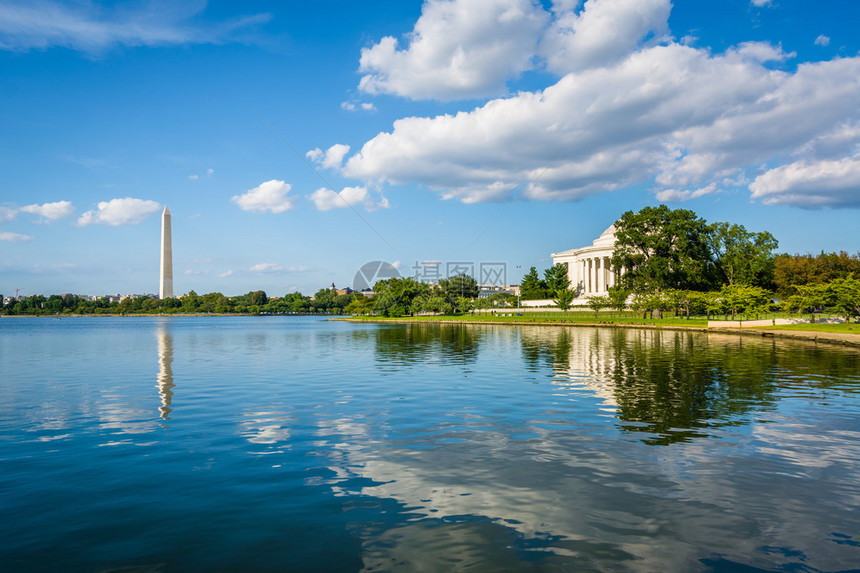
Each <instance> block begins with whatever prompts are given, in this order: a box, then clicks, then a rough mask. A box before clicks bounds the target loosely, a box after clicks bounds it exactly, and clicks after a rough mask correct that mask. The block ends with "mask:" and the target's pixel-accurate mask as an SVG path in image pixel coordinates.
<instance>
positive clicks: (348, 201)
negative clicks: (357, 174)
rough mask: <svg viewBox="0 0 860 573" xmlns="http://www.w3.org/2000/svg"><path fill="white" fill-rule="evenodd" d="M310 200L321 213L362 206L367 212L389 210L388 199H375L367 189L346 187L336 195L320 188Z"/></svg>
mask: <svg viewBox="0 0 860 573" xmlns="http://www.w3.org/2000/svg"><path fill="white" fill-rule="evenodd" d="M309 198H310V200H311V201H313V202H314V205H315V206H316V208H317V209H319V210H320V211H330V210H332V209H341V208H346V207H355V206H356V205H362V206H363V207H364V209H365V210H366V211H376V210H377V209H387V208H388V207H389V203H388V199H387V198H385V197H384V196H380V198H379V199H378V200H377V199H374V198H373V196H372V195H371V194H370V192H369V191H368V190H367V187H344V188H343V190H342V191H341V192H340V193H335V192H334V191H333V190H331V189H329V188H327V187H320V188H319V189H317V190H316V191H314V192H313V193H311V195H310V196H309Z"/></svg>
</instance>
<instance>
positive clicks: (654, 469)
mask: <svg viewBox="0 0 860 573" xmlns="http://www.w3.org/2000/svg"><path fill="white" fill-rule="evenodd" d="M0 515H2V520H0V524H2V525H0V564H2V565H0V568H2V570H3V571H28V572H29V571H94V572H103V571H123V572H173V571H176V572H180V571H181V572H186V571H190V572H195V571H251V572H254V571H261V572H262V571H803V572H814V571H849V570H855V571H857V570H860V569H858V568H860V352H858V351H857V350H856V349H855V350H852V349H844V348H839V347H827V346H816V345H815V344H812V343H800V342H788V341H775V340H773V339H758V338H746V337H736V336H727V335H714V334H710V335H709V334H705V333H688V332H661V331H652V330H621V329H617V330H615V329H594V328H581V327H545V326H543V327H542V326H531V327H528V326H518V327H512V326H507V325H499V326H467V325H458V324H413V325H408V324H383V325H376V324H356V323H347V322H335V321H327V320H324V319H320V318H312V317H172V318H167V317H158V318H156V317H153V318H101V317H91V318H61V319H54V318H3V319H0Z"/></svg>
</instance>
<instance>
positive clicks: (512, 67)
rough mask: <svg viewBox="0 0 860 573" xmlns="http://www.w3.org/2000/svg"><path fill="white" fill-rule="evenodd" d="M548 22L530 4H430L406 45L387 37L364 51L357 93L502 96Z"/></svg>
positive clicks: (512, 0) (528, 0) (478, 0)
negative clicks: (359, 91)
mask: <svg viewBox="0 0 860 573" xmlns="http://www.w3.org/2000/svg"><path fill="white" fill-rule="evenodd" d="M548 20H549V14H548V13H547V12H546V11H545V10H543V9H542V8H541V7H540V6H539V5H538V4H536V3H535V2H533V1H532V0H427V1H426V2H425V3H424V6H423V8H422V12H421V17H420V18H419V19H418V21H417V22H416V23H415V28H414V29H413V30H412V32H411V33H410V34H408V35H407V37H406V41H405V46H401V45H400V42H399V41H398V39H397V38H394V37H391V36H387V37H385V38H382V40H380V41H379V42H378V43H376V44H375V45H373V46H372V47H370V48H365V49H363V50H362V51H361V60H360V62H359V71H360V72H361V73H363V74H364V75H363V76H362V78H361V81H360V83H359V89H360V90H361V91H363V92H365V93H370V94H378V93H390V94H396V95H401V96H405V97H409V98H413V99H442V100H450V99H460V98H474V97H484V96H490V95H497V94H501V93H504V92H505V83H506V81H507V80H508V79H509V78H510V77H512V76H516V75H517V74H519V73H521V72H523V71H525V70H528V69H531V68H532V67H533V65H534V62H533V60H534V55H535V54H536V51H537V45H538V41H539V39H540V33H541V31H542V30H543V28H544V26H545V25H546V23H547V21H548Z"/></svg>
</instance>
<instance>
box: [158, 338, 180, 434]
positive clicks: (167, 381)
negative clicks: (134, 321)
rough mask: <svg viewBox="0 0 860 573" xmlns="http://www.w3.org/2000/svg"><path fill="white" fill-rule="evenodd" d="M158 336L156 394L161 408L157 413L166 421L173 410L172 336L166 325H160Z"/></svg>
mask: <svg viewBox="0 0 860 573" xmlns="http://www.w3.org/2000/svg"><path fill="white" fill-rule="evenodd" d="M156 335H157V336H158V379H157V380H158V394H159V395H160V396H161V406H159V408H158V411H159V413H160V415H161V417H162V418H165V419H167V418H168V417H169V416H170V412H171V411H173V408H171V407H170V403H171V402H172V401H173V387H174V386H175V384H174V383H173V336H172V335H171V334H170V331H169V330H168V328H167V325H165V324H160V325H159V326H158V330H157V331H156Z"/></svg>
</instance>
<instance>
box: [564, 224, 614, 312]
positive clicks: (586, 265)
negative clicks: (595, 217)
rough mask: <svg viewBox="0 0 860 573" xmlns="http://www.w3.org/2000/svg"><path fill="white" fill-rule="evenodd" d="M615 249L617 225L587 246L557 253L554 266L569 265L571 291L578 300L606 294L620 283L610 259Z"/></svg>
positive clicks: (568, 274) (611, 226)
mask: <svg viewBox="0 0 860 573" xmlns="http://www.w3.org/2000/svg"><path fill="white" fill-rule="evenodd" d="M614 250H615V225H614V224H613V225H610V226H609V228H608V229H606V230H605V231H603V232H602V233H601V234H600V236H599V237H597V238H596V239H595V240H594V241H592V243H591V245H589V246H587V247H579V248H576V249H570V250H568V251H562V252H560V253H554V254H552V255H550V256H551V257H552V263H553V264H554V265H565V266H566V267H567V276H568V278H569V279H570V288H571V289H573V290H574V292H576V296H577V298H586V297H589V296H598V295H605V294H606V293H607V292H609V288H610V287H612V286H615V285H616V284H617V283H618V275H617V274H616V272H615V271H614V270H613V269H612V266H611V264H610V260H611V259H612V253H613V251H614Z"/></svg>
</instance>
